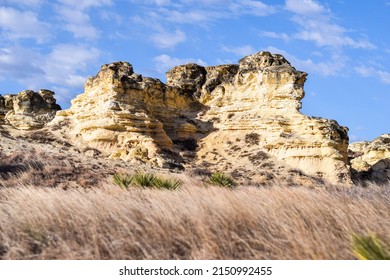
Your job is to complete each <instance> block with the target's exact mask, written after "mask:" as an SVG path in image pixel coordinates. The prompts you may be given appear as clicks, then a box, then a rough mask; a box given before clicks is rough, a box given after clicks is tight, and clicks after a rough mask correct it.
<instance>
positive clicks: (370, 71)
mask: <svg viewBox="0 0 390 280" xmlns="http://www.w3.org/2000/svg"><path fill="white" fill-rule="evenodd" d="M354 70H355V72H356V73H358V74H359V75H360V76H362V77H366V78H367V77H374V78H378V79H379V80H381V81H382V82H383V83H385V84H390V72H388V71H384V70H381V69H376V68H374V67H370V66H358V67H355V68H354Z"/></svg>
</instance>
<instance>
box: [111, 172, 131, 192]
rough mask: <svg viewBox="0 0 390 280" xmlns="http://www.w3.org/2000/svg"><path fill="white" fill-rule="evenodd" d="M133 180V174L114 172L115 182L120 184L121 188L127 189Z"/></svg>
mask: <svg viewBox="0 0 390 280" xmlns="http://www.w3.org/2000/svg"><path fill="white" fill-rule="evenodd" d="M132 181H133V176H131V175H127V174H126V175H123V174H119V173H115V174H114V183H115V184H116V185H118V186H119V187H120V188H121V189H127V188H128V187H129V186H130V185H131V183H132Z"/></svg>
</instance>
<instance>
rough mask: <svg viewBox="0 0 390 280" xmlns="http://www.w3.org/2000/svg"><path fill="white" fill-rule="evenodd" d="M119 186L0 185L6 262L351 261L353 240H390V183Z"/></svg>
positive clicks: (0, 234) (1, 250) (1, 248)
mask: <svg viewBox="0 0 390 280" xmlns="http://www.w3.org/2000/svg"><path fill="white" fill-rule="evenodd" d="M180 180H181V181H183V186H182V187H181V188H180V190H178V191H174V192H161V191H159V190H156V189H154V188H153V189H150V188H145V189H144V188H128V191H126V192H124V191H122V190H121V189H120V188H118V187H117V186H116V185H115V184H113V183H111V184H109V183H107V184H106V185H105V186H103V187H99V188H91V189H80V188H77V189H74V188H71V189H68V190H64V189H62V188H37V187H17V188H1V189H0V258H2V259H354V258H356V256H355V254H354V250H353V247H352V246H351V235H352V234H353V233H356V234H360V235H362V234H366V233H369V232H375V233H376V234H377V235H378V237H379V238H381V239H382V240H383V241H384V242H386V243H389V240H387V239H386V238H388V237H389V236H390V196H389V187H378V186H369V187H367V188H360V187H356V188H352V189H345V190H343V189H325V188H322V189H307V188H299V187H296V188H289V187H287V186H286V187H279V186H270V187H269V188H255V187H237V188H235V189H234V190H230V189H226V188H220V187H214V186H210V187H207V188H206V187H205V186H204V184H203V183H202V182H201V181H198V180H195V179H193V178H190V177H185V176H183V175H182V176H181V177H180Z"/></svg>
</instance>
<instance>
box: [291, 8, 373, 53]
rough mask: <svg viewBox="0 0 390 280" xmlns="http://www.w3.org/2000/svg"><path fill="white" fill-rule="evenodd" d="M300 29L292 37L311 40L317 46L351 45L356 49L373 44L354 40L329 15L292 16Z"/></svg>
mask: <svg viewBox="0 0 390 280" xmlns="http://www.w3.org/2000/svg"><path fill="white" fill-rule="evenodd" d="M293 21H294V22H295V23H297V24H298V26H299V27H300V30H299V31H298V33H296V34H294V35H293V36H294V38H296V39H300V40H304V41H312V42H314V43H315V44H316V45H317V46H319V47H324V46H327V47H352V48H357V49H373V48H375V46H374V45H373V44H372V43H370V42H369V41H367V40H365V39H359V40H355V39H353V38H351V37H350V36H348V35H347V32H346V30H345V29H344V28H343V27H341V26H340V25H337V24H335V23H332V22H331V21H330V18H329V17H325V16H323V17H312V18H307V17H299V16H295V17H293Z"/></svg>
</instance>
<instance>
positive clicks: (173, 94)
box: [50, 52, 350, 182]
mask: <svg viewBox="0 0 390 280" xmlns="http://www.w3.org/2000/svg"><path fill="white" fill-rule="evenodd" d="M306 76H307V74H306V73H304V72H301V71H297V70H296V69H295V68H294V67H292V66H291V65H290V63H289V62H288V61H287V60H286V59H285V58H284V57H283V56H281V55H273V54H270V53H269V52H260V53H257V54H254V55H251V56H247V57H244V58H243V59H241V60H240V63H239V65H221V66H215V67H203V66H200V65H196V64H186V65H182V66H177V67H174V68H173V69H171V70H170V71H169V72H168V73H167V84H164V83H162V82H161V81H160V80H158V79H153V78H147V77H143V76H141V75H139V74H136V73H134V72H133V68H132V66H131V65H130V64H129V63H126V62H116V63H112V64H107V65H103V66H102V69H101V70H100V72H99V73H98V74H97V75H96V76H95V77H91V78H89V79H88V80H87V82H86V84H85V92H84V93H83V94H81V95H79V96H78V97H77V98H75V99H74V100H73V101H72V106H71V108H70V109H68V110H65V111H59V112H58V113H57V116H56V118H55V119H54V120H53V121H52V122H51V123H50V126H51V127H52V128H53V129H54V130H57V131H59V132H61V133H62V137H66V138H69V141H71V142H73V143H77V144H79V145H85V146H88V147H92V148H96V149H98V150H100V151H101V152H103V153H106V154H107V155H109V156H110V157H113V158H121V159H123V160H130V161H133V160H136V161H141V162H145V163H149V164H153V165H158V166H163V167H164V166H165V167H169V166H184V167H190V166H206V167H208V168H210V169H220V170H221V171H228V172H233V171H240V172H242V173H244V174H245V173H246V175H250V174H252V173H250V172H249V171H254V172H257V173H259V171H261V169H264V168H267V167H265V166H263V165H262V162H263V160H264V158H270V157H272V158H275V159H276V160H280V161H281V162H284V163H286V164H287V165H289V166H291V167H292V168H298V169H301V170H303V172H305V173H307V174H309V175H312V176H316V177H322V178H325V179H329V180H331V181H333V182H339V181H341V182H348V181H349V179H350V174H349V168H348V155H347V149H348V133H347V132H348V129H347V128H345V127H341V126H340V125H338V123H337V122H336V121H332V120H326V119H321V118H314V117H308V116H305V115H303V114H301V113H300V112H299V109H300V108H301V99H302V98H303V97H304V90H303V85H304V82H305V80H306Z"/></svg>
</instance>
